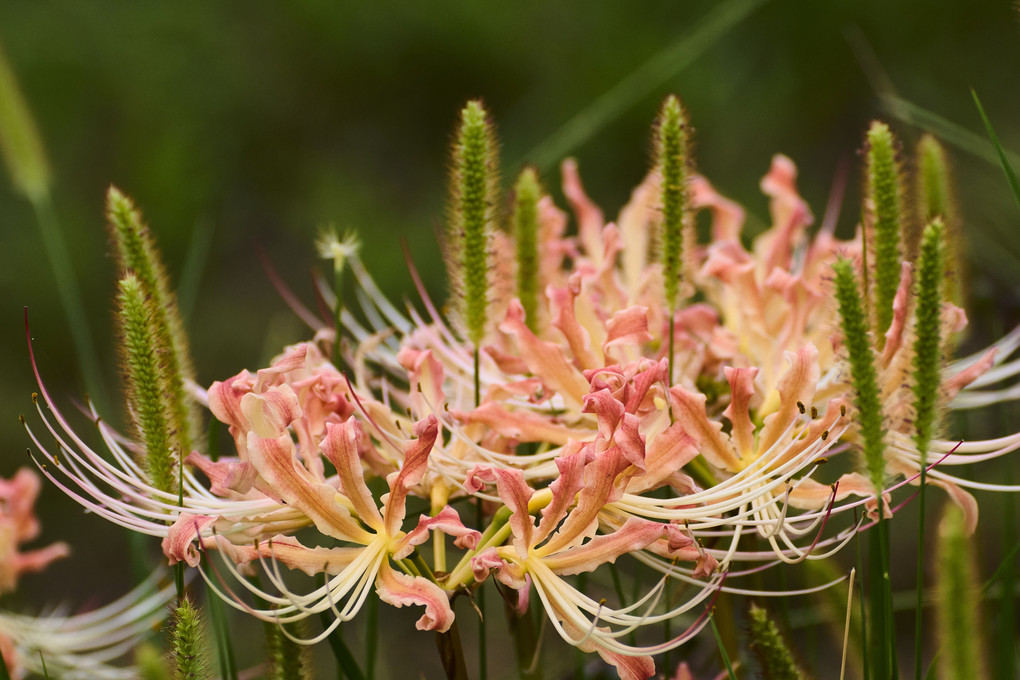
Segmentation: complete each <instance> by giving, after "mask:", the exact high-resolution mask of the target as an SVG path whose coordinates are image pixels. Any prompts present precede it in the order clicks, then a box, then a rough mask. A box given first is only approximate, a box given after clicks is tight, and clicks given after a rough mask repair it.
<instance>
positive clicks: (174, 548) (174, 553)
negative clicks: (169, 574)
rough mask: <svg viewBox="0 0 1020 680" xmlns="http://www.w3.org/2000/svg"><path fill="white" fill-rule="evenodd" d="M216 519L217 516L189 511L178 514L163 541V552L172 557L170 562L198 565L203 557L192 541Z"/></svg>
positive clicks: (191, 565) (190, 565)
mask: <svg viewBox="0 0 1020 680" xmlns="http://www.w3.org/2000/svg"><path fill="white" fill-rule="evenodd" d="M215 521H216V518H215V517H208V516H206V515H192V514H189V513H187V512H182V513H181V514H180V515H178V516H177V521H175V522H174V523H173V526H171V527H170V529H169V530H168V531H167V534H166V537H165V538H164V539H163V542H162V548H163V554H164V555H166V556H167V557H168V558H169V559H170V564H177V563H178V562H186V563H187V564H188V566H189V567H197V566H198V563H199V562H200V561H201V559H202V558H201V555H199V553H198V550H197V549H196V548H195V546H194V545H193V544H192V542H193V541H194V540H195V539H196V538H197V537H198V536H199V535H200V534H201V533H202V531H203V530H205V529H206V528H207V527H209V526H212V524H213V522H215Z"/></svg>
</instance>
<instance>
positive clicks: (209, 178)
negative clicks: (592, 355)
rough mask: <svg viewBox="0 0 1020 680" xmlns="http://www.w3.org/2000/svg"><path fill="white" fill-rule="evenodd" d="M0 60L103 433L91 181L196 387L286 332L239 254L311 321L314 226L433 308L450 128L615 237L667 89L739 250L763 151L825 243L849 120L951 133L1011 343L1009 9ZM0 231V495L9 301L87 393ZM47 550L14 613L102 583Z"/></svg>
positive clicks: (752, 10)
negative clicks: (493, 130) (990, 142)
mask: <svg viewBox="0 0 1020 680" xmlns="http://www.w3.org/2000/svg"><path fill="white" fill-rule="evenodd" d="M0 45H2V48H3V50H4V52H5V53H6V58H7V60H8V62H9V64H10V66H11V68H12V69H13V70H14V72H15V73H16V74H17V77H18V79H19V81H20V84H21V89H22V92H23V94H24V96H25V97H26V99H27V101H28V103H29V106H30V107H31V110H32V112H33V114H34V116H35V119H36V121H37V124H38V127H39V130H40V133H41V135H42V138H43V140H44V143H45V146H46V150H47V154H48V157H49V162H50V164H51V167H52V171H53V177H54V183H53V190H52V193H53V201H54V205H55V209H56V213H57V215H58V217H59V220H60V224H61V226H62V229H63V231H64V234H65V237H66V239H67V242H68V244H69V248H70V251H71V253H72V254H73V266H74V275H75V277H76V279H77V281H78V285H79V287H80V290H81V293H82V296H83V298H84V302H85V305H86V308H87V317H88V319H89V322H90V324H91V330H92V332H93V334H94V335H95V337H96V338H97V342H98V346H99V348H100V352H101V359H102V362H103V365H104V374H105V379H106V383H105V391H104V393H103V394H101V395H100V398H101V400H102V401H103V403H105V404H106V405H107V406H108V409H107V410H108V411H110V414H109V418H110V419H113V420H115V421H119V420H123V414H122V407H121V406H120V395H119V393H118V392H117V389H116V386H117V383H118V377H117V375H118V374H117V370H116V364H115V360H114V351H113V347H112V343H111V326H112V323H111V322H112V311H111V310H112V303H111V296H112V291H113V287H114V283H115V282H114V279H113V273H112V268H113V263H112V259H111V257H110V255H109V252H108V243H107V237H106V232H105V229H104V224H103V198H104V192H105V189H106V187H107V186H108V185H109V184H110V183H114V184H116V185H117V186H119V187H120V188H121V189H123V190H124V191H125V192H127V193H128V194H129V195H131V196H133V197H134V198H135V199H136V201H137V203H138V204H139V206H141V207H142V209H143V211H144V213H145V215H146V217H147V219H148V221H149V223H150V225H151V226H152V228H153V230H154V232H155V234H156V235H157V238H158V240H159V243H160V245H161V247H162V250H163V253H164V255H165V260H166V262H167V265H168V267H169V269H170V272H171V275H172V276H173V277H174V278H175V279H176V280H177V281H178V282H179V283H180V284H181V285H182V287H183V291H182V307H183V309H184V310H185V313H186V323H187V327H188V330H189V331H190V334H191V338H192V342H193V350H194V352H193V353H194V357H195V361H196V364H197V369H198V375H199V378H200V380H201V381H202V382H203V383H206V384H208V383H210V382H212V381H213V380H216V379H220V378H223V377H226V376H230V375H233V374H234V373H236V372H237V371H239V370H240V369H242V368H251V369H254V368H257V367H258V366H260V365H262V364H261V362H263V361H265V360H266V359H267V358H268V357H269V356H271V355H272V354H274V353H275V352H277V351H278V350H279V348H280V347H281V346H282V345H283V344H284V343H286V342H294V341H297V340H300V339H303V338H306V337H307V335H308V333H307V330H306V329H304V328H303V327H302V325H301V324H300V322H298V321H297V320H296V318H295V317H294V315H293V314H292V313H291V312H290V311H289V310H288V309H287V307H286V306H285V305H284V303H283V302H282V301H281V300H280V298H279V296H278V295H277V294H276V292H275V291H274V289H273V287H272V286H271V285H270V283H269V282H268V278H267V276H266V275H265V273H264V271H263V268H262V266H261V265H260V263H259V260H258V257H257V252H258V250H259V249H262V250H264V251H265V252H266V253H267V254H268V255H269V258H270V259H271V260H272V262H273V263H274V265H275V267H276V269H277V270H278V271H279V273H280V274H281V276H282V277H283V278H284V280H286V281H288V282H289V283H290V284H291V285H292V286H293V287H294V288H295V289H296V290H297V291H298V293H299V294H300V295H302V296H303V297H304V299H305V300H306V301H309V302H311V301H312V292H311V291H312V287H311V284H310V277H309V271H310V268H311V267H312V266H313V265H315V264H316V263H315V262H314V248H313V240H314V237H315V235H316V233H317V231H318V229H319V228H320V227H321V226H322V225H324V224H327V223H334V224H336V225H337V226H338V227H340V228H348V227H350V228H354V229H357V230H358V231H359V232H360V233H361V235H362V238H363V241H364V257H365V260H366V261H367V262H368V265H369V267H370V269H371V270H372V271H373V272H374V273H375V274H376V276H377V278H378V279H379V281H380V283H381V284H382V286H383V287H384V289H385V290H386V291H387V292H389V293H390V294H391V295H392V296H393V297H395V298H400V297H402V296H407V295H411V290H412V289H411V286H410V279H409V277H408V275H407V271H406V267H405V265H404V262H403V259H402V257H401V255H400V248H399V247H398V239H399V238H401V237H403V238H406V239H407V240H408V242H409V243H410V246H411V250H412V252H413V253H414V257H415V260H416V262H417V263H418V266H419V268H420V269H421V270H422V271H423V273H424V274H425V276H426V278H427V282H428V286H429V287H430V288H431V290H432V291H433V292H434V293H436V294H437V295H440V296H441V295H442V290H443V280H442V273H441V267H440V258H439V249H438V247H437V245H436V240H435V234H436V232H437V231H438V230H441V229H442V225H443V215H444V200H445V187H444V185H445V180H446V164H447V146H448V143H449V139H450V135H451V129H452V126H453V123H454V121H455V118H456V114H457V111H458V110H459V108H460V107H461V105H462V104H463V103H464V101H465V100H466V99H468V98H472V97H479V96H480V97H483V98H484V99H485V101H486V103H487V105H488V106H489V108H490V110H491V112H492V114H493V116H494V118H495V120H496V122H497V126H498V132H499V136H500V138H501V141H502V158H503V160H504V168H505V175H504V185H508V184H509V183H510V182H511V181H512V180H513V177H514V176H515V175H516V173H517V171H518V170H519V169H520V168H521V166H522V164H523V163H524V162H535V163H538V164H539V165H540V169H541V170H542V171H543V175H544V178H545V181H546V183H547V185H548V186H549V187H551V188H552V189H553V190H554V193H555V194H556V195H557V196H559V179H558V172H557V171H556V169H555V168H556V166H555V163H554V162H553V159H555V158H558V157H559V156H561V155H563V154H568V155H572V156H575V157H577V158H578V160H579V163H580V167H581V172H582V176H583V178H584V180H585V182H586V185H587V188H588V191H589V193H590V194H591V196H592V197H593V198H594V200H595V201H596V202H597V203H599V204H600V205H602V206H603V207H604V209H605V210H606V213H607V215H608V216H613V215H615V214H616V211H617V210H618V208H619V207H620V205H622V203H623V202H624V201H625V200H626V198H627V196H628V195H629V192H630V190H631V188H632V187H633V186H634V185H635V184H636V183H637V182H638V181H639V180H640V179H641V177H642V175H643V174H644V172H645V171H646V169H647V166H648V163H649V158H648V156H649V154H648V151H649V125H650V122H651V120H652V119H653V117H654V116H655V113H656V110H657V106H658V104H659V102H660V101H661V100H662V98H663V97H664V96H665V95H666V94H668V93H671V92H675V93H677V94H678V95H679V96H680V97H681V98H682V100H683V102H684V103H685V105H686V106H687V108H688V110H689V114H690V118H691V121H692V123H693V125H694V127H695V130H696V132H695V135H696V162H697V166H698V168H699V170H700V171H701V172H702V173H704V174H705V175H707V176H708V177H709V178H710V179H711V180H712V182H713V183H714V184H715V185H716V186H717V188H718V189H719V190H720V191H722V192H723V193H725V194H727V195H729V196H731V197H733V198H735V199H737V200H739V201H740V202H742V203H743V204H744V205H745V206H747V208H748V210H749V212H750V214H751V217H750V220H749V224H750V225H751V227H752V228H753V227H754V225H760V224H762V223H763V221H764V219H765V218H767V204H766V200H765V199H764V197H763V196H762V195H761V194H760V192H759V190H758V180H759V178H760V176H761V175H762V174H763V173H764V172H765V170H766V169H767V168H768V164H769V159H770V157H771V156H772V154H774V153H777V152H782V153H785V154H787V155H789V156H791V157H792V158H793V159H794V160H795V161H796V162H797V164H798V166H799V168H800V173H801V175H800V187H801V190H802V193H803V194H804V196H805V197H806V198H807V199H808V201H809V202H810V204H811V205H812V206H814V208H815V214H816V216H817V217H818V218H819V219H820V218H821V215H822V213H823V212H824V209H825V205H826V201H827V199H828V196H829V193H830V189H831V186H832V183H833V178H834V176H836V174H837V172H838V168H839V167H840V166H843V167H844V168H846V169H847V170H848V172H849V176H850V182H849V186H848V191H847V196H846V201H845V204H844V208H843V211H842V213H841V217H840V229H841V231H842V232H843V233H850V232H851V231H852V229H853V227H854V224H855V223H856V220H857V219H858V216H859V207H858V206H859V192H858V188H857V178H858V176H859V165H858V159H857V153H856V152H857V150H858V149H859V147H860V146H861V139H862V137H863V132H864V130H865V128H866V126H867V125H868V123H869V121H870V120H871V119H873V118H875V117H882V118H885V119H887V120H889V121H890V122H891V123H892V124H893V127H894V129H896V131H897V132H898V133H899V134H900V135H901V137H902V139H903V140H904V143H905V151H906V152H907V154H908V155H909V152H910V151H911V149H912V147H913V143H914V142H915V141H916V139H917V138H918V136H919V134H920V133H921V132H922V131H924V130H925V129H926V128H931V127H932V126H931V125H927V126H925V125H921V126H917V125H913V124H910V123H909V122H908V121H906V120H903V118H905V117H908V116H913V118H914V119H916V118H917V115H918V114H917V111H916V109H914V108H904V107H903V106H900V107H898V108H897V107H890V105H889V99H888V97H889V96H890V95H897V96H899V97H900V98H902V100H904V101H907V102H910V103H911V104H912V105H913V106H916V107H919V108H920V109H922V110H926V111H929V112H932V113H934V114H937V115H938V116H940V117H941V118H943V119H945V120H946V121H949V122H951V123H953V124H955V125H957V126H959V129H958V130H956V132H958V133H961V134H962V136H961V138H960V140H961V142H962V144H961V145H959V146H951V147H950V154H951V156H952V158H953V161H954V171H955V175H956V179H957V187H958V195H957V198H958V203H959V206H960V212H961V214H962V215H963V218H964V222H963V224H964V225H965V233H966V234H967V238H968V243H969V248H970V249H969V257H970V262H971V276H972V280H971V284H970V291H971V295H972V296H973V298H974V300H973V304H972V309H974V310H976V311H974V312H973V313H972V318H973V319H974V321H975V325H976V327H977V331H976V332H975V337H976V338H981V337H987V336H988V335H989V334H990V333H992V332H994V330H995V329H996V328H998V329H1002V328H1006V329H1008V328H1010V327H1012V325H1013V324H1015V323H1016V322H1017V320H1018V313H1017V307H1018V305H1017V302H1018V296H1017V291H1018V288H1017V284H1018V282H1020V275H1018V267H1017V264H1018V263H1020V257H1017V253H1020V246H1018V245H1017V244H1020V232H1018V230H1017V224H1018V217H1020V211H1018V210H1017V206H1016V205H1015V204H1014V202H1013V199H1012V197H1011V195H1010V193H1009V190H1008V187H1007V185H1006V183H1005V181H1004V179H1003V177H1002V173H1001V170H1000V169H999V167H998V166H997V165H996V164H995V163H994V162H989V161H988V160H987V156H988V154H989V153H990V151H991V149H990V147H989V146H987V143H986V142H985V141H984V135H983V131H982V128H981V122H980V119H979V117H978V115H977V112H976V110H975V108H974V105H973V103H972V101H971V95H970V92H969V88H971V87H973V88H975V89H976V90H977V92H978V93H979V94H980V95H981V97H982V100H983V102H984V105H985V108H986V111H987V112H988V114H989V116H990V118H991V120H992V122H993V123H994V124H995V125H996V127H997V131H998V133H999V136H1000V138H1001V140H1002V141H1003V143H1004V145H1005V146H1006V147H1007V148H1011V149H1020V87H1017V85H1018V79H1017V78H1018V76H1017V73H1018V72H1020V68H1018V67H1020V22H1018V14H1017V10H1016V8H1015V7H1014V6H1013V5H1012V4H1011V3H1010V2H1008V1H1006V0H997V1H992V0H982V1H979V2H969V3H961V2H948V1H941V2H931V3H923V4H919V3H888V2H885V1H884V0H883V1H878V0H864V1H853V2H851V1H849V0H838V1H835V2H813V1H809V0H800V1H797V0H765V1H761V2H758V1H753V2H752V1H747V0H737V1H734V0H728V1H727V2H716V1H705V0H697V1H694V0H688V1H686V2H677V1H675V0H673V1H667V0H657V1H648V2H643V3H640V4H636V3H622V2H618V3H596V2H583V1H582V0H567V1H564V2H555V3H552V2H536V1H523V2H513V3H510V2H504V3H482V2H465V1H463V0H461V1H459V2H456V1H452V0H435V1H432V2H420V3H408V2H389V1H387V2H377V3H353V2H341V3H332V2H325V1H322V0H295V1H293V2H288V3H268V2H248V3H240V2H221V3H210V2H197V1H183V2H176V3H131V2H123V1H118V2H98V3H81V2H75V1H72V0H56V1H50V2H39V1H38V0H3V3H2V5H0ZM935 128H938V129H933V131H935V132H936V133H939V132H944V129H942V127H941V126H939V125H936V126H935ZM961 131H962V132H961ZM968 131H969V132H971V133H976V135H977V136H976V137H971V138H969V137H967V136H966V134H965V133H967V132H968ZM575 133H577V134H575ZM974 140H976V141H974ZM982 154H984V156H985V157H982ZM561 205H562V201H561ZM0 234H2V235H0V290H2V291H3V295H2V298H0V299H2V305H0V376H2V377H0V381H2V382H0V384H2V386H3V389H2V390H0V424H2V427H0V446H2V449H0V450H2V452H3V453H2V458H0V473H4V474H8V473H10V472H12V471H13V470H14V469H15V468H16V467H17V466H19V465H22V464H25V463H26V462H28V461H27V457H26V455H25V448H26V445H27V437H26V436H25V434H24V432H23V431H22V430H21V428H20V427H19V425H18V421H17V418H16V416H17V414H18V413H22V412H27V411H28V410H30V409H31V402H30V400H29V395H30V393H31V392H32V390H33V388H34V387H33V381H32V378H31V374H30V369H29V363H28V357H27V351H26V348H25V341H24V330H23V325H22V308H23V307H24V306H26V305H27V306H28V307H29V309H30V311H31V319H32V321H31V328H32V334H33V336H34V338H35V348H36V352H37V356H38V357H39V360H40V365H41V370H42V372H43V375H44V376H45V378H46V380H47V382H48V385H49V387H50V389H51V391H52V392H53V393H54V394H55V396H57V398H58V399H61V400H64V402H63V403H65V404H68V405H69V404H70V400H71V399H73V398H79V397H80V396H81V395H82V393H83V392H84V384H83V381H82V379H81V373H80V371H79V362H78V358H77V357H76V356H75V354H74V351H73V349H72V347H71V344H70V340H69V334H68V330H67V321H66V318H65V316H64V313H63V311H62V309H61V306H60V301H59V299H58V296H57V292H56V289H55V286H54V277H53V275H52V272H51V269H50V265H49V262H48V260H47V258H46V254H45V251H44V250H43V246H42V241H41V239H40V235H39V231H38V229H37V226H36V221H35V219H34V216H33V212H32V209H31V206H30V204H29V203H28V202H27V201H26V200H25V199H24V198H23V197H22V196H21V195H19V194H18V193H17V192H15V190H14V189H13V187H12V185H11V184H10V183H9V182H8V181H7V175H6V173H5V174H4V178H3V180H2V181H0ZM974 342H975V343H977V342H978V340H975V341H974ZM69 408H70V407H69ZM1014 429H1015V428H1014ZM43 503H44V505H46V506H47V507H48V508H49V510H48V512H47V520H46V521H47V524H46V526H45V530H44V537H48V538H51V539H57V538H67V537H68V536H69V534H70V532H69V531H68V527H71V526H73V527H83V528H85V529H84V530H87V531H88V532H89V535H90V536H91V535H93V534H96V535H101V536H102V537H103V538H102V540H109V541H121V543H114V545H122V541H123V539H122V537H120V534H119V532H117V531H114V530H113V529H112V528H110V527H107V526H105V525H103V523H102V522H100V521H99V520H86V521H84V522H82V521H79V516H80V514H81V513H80V511H79V510H78V508H77V506H74V505H73V504H71V503H69V502H67V501H66V500H65V499H63V498H62V497H61V496H60V494H59V493H57V492H56V491H55V490H54V489H52V488H47V489H46V491H45V493H44V496H43ZM69 540H71V542H72V544H73V546H74V548H75V549H76V551H77V553H78V555H77V558H76V559H75V560H73V561H69V562H68V563H67V564H66V565H63V566H56V565H55V566H54V567H53V568H52V569H51V570H50V572H48V575H47V576H42V577H36V578H34V579H26V584H25V585H26V588H27V589H28V590H27V592H29V593H44V594H45V597H46V598H47V599H50V600H52V599H55V598H60V597H64V596H69V595H70V594H72V593H73V592H75V585H76V583H75V581H74V579H71V578H69V577H70V576H71V575H73V574H80V573H84V572H88V571H95V570H97V569H99V568H100V567H101V565H103V564H105V563H107V562H108V557H107V556H105V555H102V554H101V552H102V551H97V550H90V548H89V545H88V544H83V543H84V542H83V541H77V542H76V541H75V540H74V538H73V537H72V538H70V539H69ZM97 540H98V539H97ZM103 545H107V544H105V543H104V544H103ZM990 561H991V560H990ZM111 590H116V587H115V586H112V587H111ZM40 597H42V595H40ZM26 599H37V598H35V596H34V595H33V596H32V597H28V596H26Z"/></svg>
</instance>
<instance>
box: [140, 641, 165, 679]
mask: <svg viewBox="0 0 1020 680" xmlns="http://www.w3.org/2000/svg"><path fill="white" fill-rule="evenodd" d="M135 668H137V669H138V678H139V680H172V679H171V677H170V669H169V668H167V662H166V658H165V656H164V654H163V652H161V651H160V650H159V648H158V647H156V645H154V644H152V643H150V642H143V643H141V644H140V645H138V646H137V647H135Z"/></svg>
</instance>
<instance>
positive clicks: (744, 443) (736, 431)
mask: <svg viewBox="0 0 1020 680" xmlns="http://www.w3.org/2000/svg"><path fill="white" fill-rule="evenodd" d="M723 374H724V375H725V376H726V380H727V381H729V383H730V403H729V406H727V407H726V410H725V411H723V416H724V417H725V418H726V419H727V420H729V421H730V423H732V425H733V433H732V435H731V437H732V441H733V442H734V443H735V444H736V446H737V451H739V453H740V457H741V458H744V457H747V456H749V455H751V452H752V451H754V423H752V422H751V399H752V398H753V397H754V379H755V378H756V377H758V369H757V368H756V367H754V366H749V367H746V368H733V367H731V366H727V367H725V368H724V369H723Z"/></svg>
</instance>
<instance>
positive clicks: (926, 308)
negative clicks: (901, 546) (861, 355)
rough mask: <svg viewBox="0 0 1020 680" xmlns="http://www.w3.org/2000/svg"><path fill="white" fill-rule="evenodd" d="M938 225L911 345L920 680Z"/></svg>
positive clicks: (925, 263) (925, 253)
mask: <svg viewBox="0 0 1020 680" xmlns="http://www.w3.org/2000/svg"><path fill="white" fill-rule="evenodd" d="M942 234H943V226H942V221H941V219H939V218H936V219H935V220H934V221H933V222H932V223H931V224H929V225H928V227H926V228H925V230H924V233H923V234H922V236H921V244H920V253H919V257H918V267H917V270H918V272H917V286H916V290H917V304H916V306H915V318H916V324H915V333H916V339H915V341H914V361H913V363H914V385H913V388H914V427H915V434H914V446H915V447H916V448H917V452H918V455H920V462H921V479H920V492H919V493H920V498H919V503H918V504H919V512H920V517H919V519H918V527H917V602H916V615H915V621H914V623H915V626H914V630H915V637H914V677H915V678H916V680H921V648H922V642H923V640H924V634H923V632H924V607H923V604H922V599H923V598H922V594H923V591H924V554H925V552H924V524H925V514H926V507H925V506H926V503H925V500H926V497H927V494H926V492H925V490H926V487H927V468H928V446H929V444H930V443H931V439H932V434H933V430H934V428H935V424H936V422H935V416H936V413H935V407H936V402H937V400H938V394H939V386H940V384H941V377H940V375H939V365H940V363H941V360H942V338H941V333H940V327H941V321H942V318H941V317H942V281H943V279H944V277H945V263H944V257H943V248H942Z"/></svg>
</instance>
